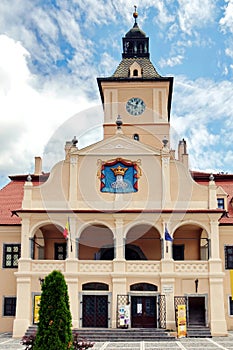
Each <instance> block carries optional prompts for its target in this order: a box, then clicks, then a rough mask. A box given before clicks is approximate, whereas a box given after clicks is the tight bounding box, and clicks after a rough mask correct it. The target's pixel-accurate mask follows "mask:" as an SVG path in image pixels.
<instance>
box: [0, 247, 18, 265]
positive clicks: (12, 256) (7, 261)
mask: <svg viewBox="0 0 233 350" xmlns="http://www.w3.org/2000/svg"><path fill="white" fill-rule="evenodd" d="M20 253H21V245H20V244H4V245H3V267H5V268H17V267H18V260H19V258H20Z"/></svg>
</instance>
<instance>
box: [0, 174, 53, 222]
mask: <svg viewBox="0 0 233 350" xmlns="http://www.w3.org/2000/svg"><path fill="white" fill-rule="evenodd" d="M27 176H28V175H15V176H10V179H11V182H9V183H8V184H7V185H6V186H5V187H3V188H2V189H1V190H0V225H19V224H20V223H21V219H20V218H19V217H18V216H16V215H13V216H12V211H14V210H17V209H20V208H21V207H22V200H23V186H24V183H25V181H26V180H27ZM31 176H32V183H33V185H34V186H38V185H39V184H40V183H41V182H44V181H45V180H46V179H47V178H48V174H46V175H44V176H42V177H39V176H34V175H31Z"/></svg>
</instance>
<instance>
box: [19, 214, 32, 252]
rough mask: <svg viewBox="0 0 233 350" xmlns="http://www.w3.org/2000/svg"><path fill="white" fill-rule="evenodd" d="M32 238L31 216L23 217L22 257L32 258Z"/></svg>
mask: <svg viewBox="0 0 233 350" xmlns="http://www.w3.org/2000/svg"><path fill="white" fill-rule="evenodd" d="M29 238H30V217H29V216H23V217H22V225H21V258H22V259H30V258H31V242H30V240H29Z"/></svg>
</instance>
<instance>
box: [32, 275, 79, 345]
mask: <svg viewBox="0 0 233 350" xmlns="http://www.w3.org/2000/svg"><path fill="white" fill-rule="evenodd" d="M71 322H72V320H71V313H70V308H69V296H68V290H67V285H66V282H65V279H64V276H63V274H62V273H61V272H59V271H53V272H52V273H50V274H49V275H48V276H47V277H46V278H45V280H44V283H43V285H42V294H41V301H40V310H39V324H38V331H37V335H36V339H35V343H34V346H33V350H67V349H73V345H72V344H73V339H72V329H71V327H72V325H71Z"/></svg>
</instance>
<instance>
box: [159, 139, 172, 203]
mask: <svg viewBox="0 0 233 350" xmlns="http://www.w3.org/2000/svg"><path fill="white" fill-rule="evenodd" d="M165 141H166V142H167V140H163V142H164V147H163V148H162V151H161V161H162V203H161V205H162V206H161V208H167V207H168V208H170V207H171V187H170V152H169V148H168V147H167V144H166V142H165Z"/></svg>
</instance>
